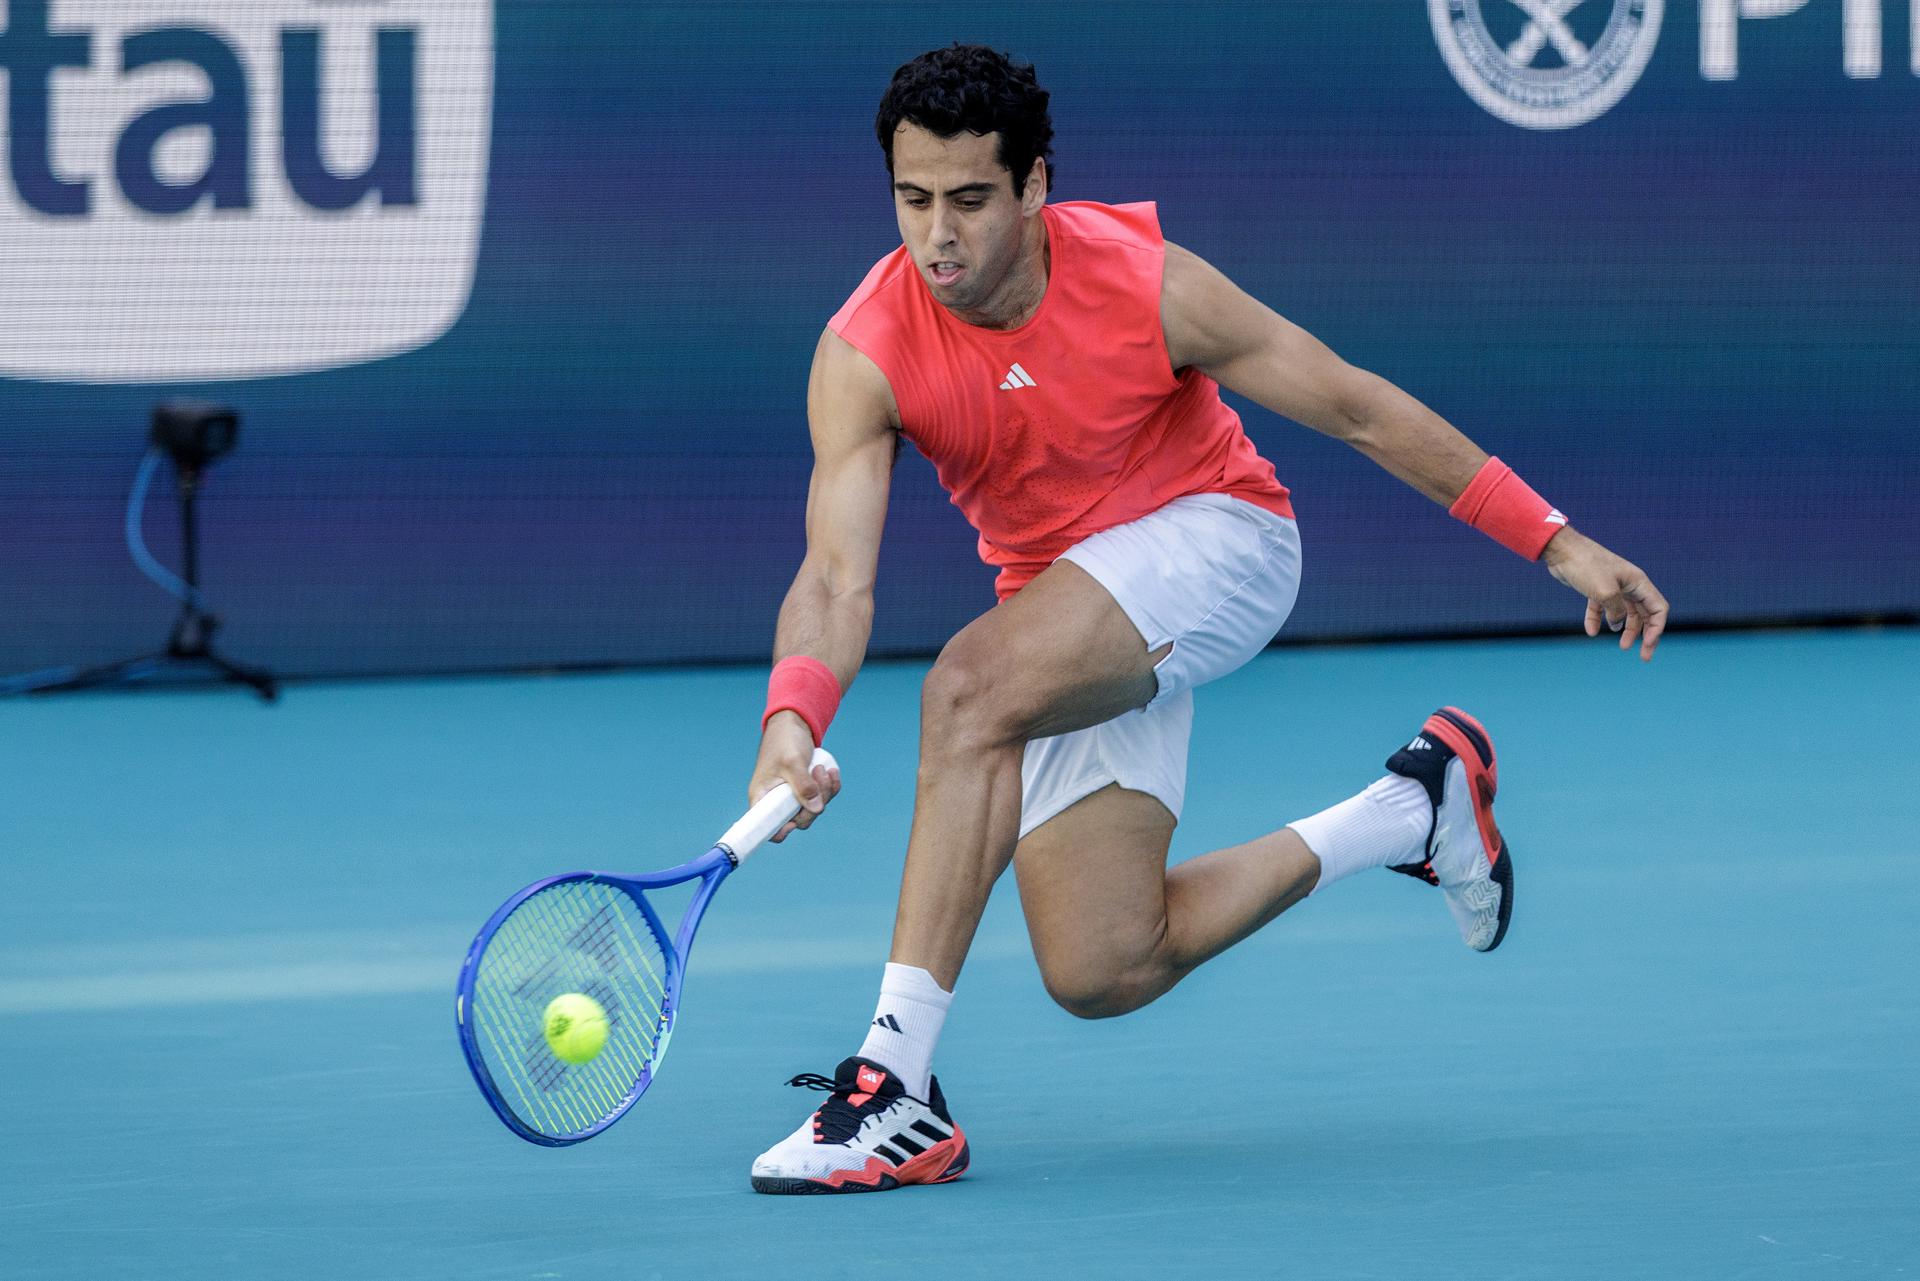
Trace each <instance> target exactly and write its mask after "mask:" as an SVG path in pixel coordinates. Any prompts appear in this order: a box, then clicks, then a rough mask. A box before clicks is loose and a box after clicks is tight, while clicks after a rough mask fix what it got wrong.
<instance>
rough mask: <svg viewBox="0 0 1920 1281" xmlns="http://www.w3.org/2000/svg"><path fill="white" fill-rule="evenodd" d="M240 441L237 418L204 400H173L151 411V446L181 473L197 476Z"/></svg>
mask: <svg viewBox="0 0 1920 1281" xmlns="http://www.w3.org/2000/svg"><path fill="white" fill-rule="evenodd" d="M239 438H240V415H239V414H238V413H237V412H235V411H234V410H232V409H229V408H227V407H226V406H225V405H215V404H211V403H209V402H207V401H203V400H174V401H168V402H167V403H165V404H162V405H157V406H155V407H154V411H153V433H152V439H153V443H154V444H156V445H158V446H159V447H160V448H162V449H164V450H166V451H167V453H168V454H169V455H171V456H172V458H173V462H174V466H176V467H178V468H179V469H180V470H181V471H183V472H197V471H199V470H200V469H201V468H202V467H205V466H206V465H207V464H208V463H210V462H212V461H213V460H214V459H216V458H218V457H220V456H221V455H222V454H224V453H226V452H228V451H229V450H231V449H232V448H233V446H234V444H235V442H236V441H238V440H239Z"/></svg>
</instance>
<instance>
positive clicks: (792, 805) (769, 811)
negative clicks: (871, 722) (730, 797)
mask: <svg viewBox="0 0 1920 1281" xmlns="http://www.w3.org/2000/svg"><path fill="white" fill-rule="evenodd" d="M822 765H824V766H826V767H827V768H828V769H839V768H840V762H839V761H836V760H834V759H833V753H832V752H829V751H828V750H827V749H826V748H824V747H816V748H814V749H813V761H812V762H811V763H810V764H809V765H808V766H807V768H808V769H810V770H812V769H818V768H819V767H820V766H822ZM799 812H800V802H799V800H798V799H797V798H796V797H795V796H794V794H793V789H792V788H791V787H789V786H787V785H786V784H785V783H776V784H775V785H774V786H773V789H772V790H771V791H769V792H768V793H767V794H766V795H765V796H762V797H761V798H760V799H759V800H758V801H755V802H754V805H753V808H752V809H750V810H748V811H747V812H746V813H745V814H743V815H741V817H740V821H739V822H737V823H735V824H734V825H733V826H732V827H729V828H728V829H727V830H726V832H725V834H724V835H722V836H721V837H720V839H719V840H718V841H716V842H715V844H716V845H718V846H719V847H720V848H721V849H723V850H725V851H727V853H729V854H731V855H733V865H734V866H735V867H738V866H740V864H742V863H744V862H746V861H747V857H748V856H749V855H750V854H752V853H753V852H754V851H755V850H757V849H759V848H760V847H761V846H762V845H764V844H766V842H767V838H768V837H770V836H772V835H773V834H774V833H775V832H777V831H779V830H780V829H781V828H783V827H785V826H786V825H787V823H788V821H789V820H791V819H792V818H793V816H794V815H796V814H798V813H799Z"/></svg>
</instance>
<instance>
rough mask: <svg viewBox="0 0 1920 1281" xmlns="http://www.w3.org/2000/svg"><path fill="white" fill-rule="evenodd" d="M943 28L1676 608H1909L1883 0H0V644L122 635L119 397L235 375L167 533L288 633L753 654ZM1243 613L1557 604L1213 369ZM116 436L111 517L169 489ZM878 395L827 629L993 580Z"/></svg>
mask: <svg viewBox="0 0 1920 1281" xmlns="http://www.w3.org/2000/svg"><path fill="white" fill-rule="evenodd" d="M953 40H962V41H969V42H981V43H988V44H992V45H994V46H996V47H1000V48H1004V49H1006V50H1008V51H1010V52H1011V53H1013V54H1014V55H1015V56H1017V57H1020V58H1022V59H1026V60H1030V61H1032V62H1033V63H1034V64H1035V65H1036V67H1037V68H1038V71H1039V74H1040V78H1041V83H1042V84H1044V85H1045V86H1046V87H1048V88H1049V89H1050V90H1051V91H1052V93H1053V106H1054V121H1055V126H1056V130H1057V138H1056V161H1057V181H1056V185H1055V189H1054V194H1055V196H1056V198H1060V199H1092V200H1108V201H1132V200H1154V201H1157V202H1158V203H1159V207H1160V217H1161V222H1162V225H1163V226H1164V228H1165V229H1166V232H1167V235H1168V236H1169V238H1170V239H1172V240H1174V241H1177V242H1179V243H1181V244H1183V245H1186V246H1187V247H1188V248H1191V249H1193V250H1195V251H1196V252H1198V253H1200V254H1201V255H1203V256H1204V257H1206V258H1208V259H1209V260H1211V261H1212V262H1213V263H1215V264H1216V265H1217V266H1219V267H1220V268H1221V269H1222V270H1224V271H1225V272H1226V273H1227V274H1228V275H1230V276H1232V277H1233V278H1234V279H1235V280H1237V281H1238V282H1240V283H1241V284H1242V285H1243V286H1244V287H1245V288H1247V289H1248V290H1249V291H1251V292H1252V293H1254V294H1255V295H1256V296H1258V297H1260V298H1261V299H1262V300H1264V301H1265V302H1267V303H1268V304H1270V305H1271V306H1273V307H1274V308H1275V309H1276V310H1278V311H1279V312H1281V313H1282V314H1284V315H1286V316H1288V317H1289V318H1291V319H1292V320H1294V321H1296V322H1297V323H1299V324H1301V325H1304V326H1305V327H1306V328H1307V329H1309V330H1311V331H1312V332H1314V333H1315V334H1317V335H1318V336H1320V337H1321V338H1322V339H1324V340H1325V341H1326V342H1328V343H1329V344H1330V345H1331V346H1333V347H1334V348H1335V350H1337V351H1339V352H1341V353H1342V354H1343V355H1345V356H1346V357H1347V358H1348V359H1349V360H1352V361H1353V362H1354V363H1356V364H1359V365H1362V366H1364V367H1366V368H1369V369H1372V370H1374V371H1376V372H1378V373H1380V374H1382V375H1383V376H1385V377H1387V378H1389V379H1391V380H1393V381H1394V382H1396V383H1398V384H1400V385H1401V386H1403V387H1405V388H1406V389H1407V390H1409V391H1411V392H1412V393H1414V394H1415V395H1417V396H1419V397H1421V398H1422V399H1423V400H1425V401H1426V402H1427V403H1429V404H1431V405H1432V406H1433V407H1434V408H1435V409H1437V410H1439V411H1440V412H1441V413H1443V414H1445V415H1446V416H1447V417H1448V418H1450V419H1451V420H1452V421H1453V422H1454V423H1456V424H1457V425H1458V426H1460V427H1461V429H1462V430H1464V431H1466V432H1467V434H1468V435H1470V436H1472V437H1473V438H1474V439H1475V440H1476V441H1478V442H1479V443H1481V444H1482V445H1483V446H1484V447H1486V448H1487V449H1489V450H1490V451H1492V452H1494V453H1497V454H1499V455H1500V456H1501V457H1503V458H1505V459H1506V460H1507V461H1509V462H1510V463H1512V464H1513V465H1514V466H1515V467H1516V468H1517V469H1518V470H1520V471H1521V472H1522V474H1524V475H1525V476H1526V477H1527V478H1528V479H1529V480H1530V481H1531V482H1532V483H1533V484H1534V486H1535V487H1536V488H1538V489H1539V490H1540V491H1541V492H1542V493H1543V494H1545V495H1547V496H1548V497H1549V498H1550V499H1552V501H1553V502H1554V503H1555V504H1556V505H1557V506H1559V507H1560V508H1561V509H1562V510H1564V511H1566V512H1567V513H1568V514H1569V516H1570V517H1571V518H1572V520H1573V521H1574V523H1575V524H1576V525H1579V526H1581V527H1583V528H1585V529H1586V530H1588V531H1589V532H1590V533H1592V534H1593V535H1594V536H1595V537H1597V538H1599V539H1601V540H1602V541H1603V542H1606V543H1608V544H1609V545H1612V546H1614V547H1615V548H1616V549H1617V550H1619V551H1621V552H1622V553H1623V554H1625V555H1627V556H1629V557H1630V558H1632V559H1635V560H1637V561H1639V562H1640V563H1641V564H1643V565H1644V566H1645V567H1646V568H1647V569H1648V570H1649V571H1650V572H1651V573H1652V574H1653V575H1654V577H1655V579H1656V581H1658V582H1659V583H1660V584H1661V585H1662V587H1663V588H1664V589H1665V590H1666V591H1667V592H1668V594H1669V595H1670V596H1671V597H1672V600H1673V603H1674V608H1675V618H1676V621H1678V622H1681V623H1686V622H1701V621H1730V620H1740V619H1756V618H1790V617H1808V616H1827V615H1837V614H1838V615H1886V614H1897V613H1903V612H1905V613H1911V612H1912V611H1915V610H1916V609H1920V517H1916V515H1915V504H1916V499H1920V439H1917V438H1916V433H1915V431H1914V428H1913V425H1912V416H1913V412H1914V406H1915V405H1916V403H1920V0H1915V3H1914V4H1912V5H1911V6H1909V4H1908V3H1906V0H1801V2H1799V3H1794V0H1701V2H1700V3H1681V2H1680V0H1524V2H1522V0H1348V2H1347V3H1342V4H1325V3H1317V2H1313V0H1266V2H1263V3H1221V4H1191V5H1181V6H1168V5H1165V4H1163V3H1127V2H1109V3H1100V4H1081V3H1053V4H1047V5H1030V4H996V3H986V4H976V5H970V6H967V7H966V8H965V9H964V10H960V11H949V10H940V9H926V8H922V7H915V6H900V5H879V4H793V3H712V4H702V5H659V4H652V3H640V2H631V3H619V4H614V3H602V2H599V0H592V2H588V0H538V2H535V0H495V2H491V3H490V2H489V0H327V2H321V0H247V2H246V3H243V4H241V3H232V2H231V0H140V2H139V3H131V2H129V0H0V81H4V82H5V84H6V93H5V95H4V105H3V106H0V112H4V132H0V138H3V139H4V147H5V166H4V171H0V611H3V612H4V616H5V617H6V619H7V626H6V627H5V628H4V629H3V630H0V670H14V671H18V670H24V669H27V668H32V667H36V666H40V665H43V664H51V663H68V662H82V663H84V662H89V661H97V660H100V659H105V658H110V657H113V656H115V655H118V654H120V653H123V652H132V651H134V650H138V649H142V648H147V647H149V646H150V645H151V643H152V642H153V641H154V640H155V639H156V638H157V635H158V634H159V633H161V632H163V630H164V627H165V624H166V621H167V619H168V617H169V616H170V602H169V600H168V599H167V598H166V597H165V596H164V595H162V594H161V593H160V592H159V591H158V590H157V589H155V588H154V587H152V586H151V585H150V584H148V583H147V582H146V581H145V580H144V579H142V578H141V577H140V576H139V574H138V572H137V571H136V570H135V568H134V566H133V563H132V561H131V560H130V558H129V557H128V555H127V551H126V549H125V546H124V545H123V542H122V535H121V517H122V510H123V507H124V504H125V500H126V495H127V490H128V486H129V484H130V482H131V480H132V477H133V474H134V469H135V466H136V464H137V462H138V459H139V455H140V453H141V450H142V448H143V443H142V436H143V431H144V425H145V422H146V419H147V416H148V414H149V413H150V410H151V407H152V406H153V404H154V403H156V402H157V401H159V400H162V399H165V398H168V397H173V396H195V397H203V398H208V399H212V400H216V401H220V402H223V403H226V404H231V405H233V406H235V407H236V408H238V409H239V411H240V412H241V414H242V417H243V428H242V435H241V441H240V445H239V448H238V450H237V451H236V452H235V453H234V454H233V455H232V456H231V457H230V458H226V459H222V460H221V461H220V462H218V463H216V464H215V466H214V468H213V469H212V471H211V472H210V473H209V475H208V478H207V481H206V485H205V492H204V503H203V512H202V515H203V531H202V534H203V541H204V544H205V546H204V552H203V562H204V576H205V583H206V588H207V592H208V595H209V598H210V600H211V602H212V603H213V605H214V606H215V608H216V609H217V610H218V611H219V612H220V613H221V614H222V615H223V616H224V617H225V618H226V619H227V620H228V623H227V630H226V632H225V633H224V638H225V640H226V642H227V643H228V645H229V646H230V647H231V648H232V649H233V650H234V651H236V652H239V653H244V654H245V655H247V656H248V657H249V658H251V659H254V660H256V661H260V662H263V663H267V664H270V665H272V666H275V667H277V668H279V669H281V670H283V671H287V672H290V673H353V672H382V671H429V670H451V669H473V668H488V667H502V666H545V665H560V664H574V663H624V662H646V661H680V660H700V659H750V658H755V657H759V656H763V655H764V654H765V653H766V651H767V647H768V645H769V644H770V641H771V637H772V630H773V620H774V615H775V611H776V610H777V608H778V605H779V602H780V598H781V595H782V593H783V592H784V590H785V587H786V585H787V582H788V581H789V579H790V578H791V575H792V572H793V570H794V568H795V566H796V565H797V564H798V560H799V556H800V553H801V547H802V532H801V516H802V511H803V506H804V500H805V493H806V481H807V467H808V458H809V451H808V442H807V433H806V422H805V415H804V390H805V384H806V376H807V365H808V359H809V356H810V354H811V352H812V349H813V345H814V343H815V341H816V340H817V338H818V336H819V333H820V330H821V328H822V326H823V325H824V323H825V321H826V319H827V317H828V316H830V315H831V314H832V313H833V311H834V310H835V309H836V308H837V307H838V306H839V304H840V303H841V302H842V301H843V300H844V299H845V297H846V296H847V294H848V293H849V292H851V291H852V289H853V288H854V286H855V285H857V284H858V283H859V281H860V279H861V277H862V275H863V274H864V273H865V271H866V269H867V268H868V267H869V266H870V265H871V264H872V263H873V262H874V260H876V259H877V258H879V257H881V256H882V255H884V254H885V253H887V252H888V251H889V250H891V249H892V248H893V247H894V246H895V245H897V244H898V232H897V230H896V228H895V225H894V220H893V217H892V207H891V201H890V196H889V193H888V190H887V187H886V182H885V171H884V168H883V167H882V159H881V155H880V151H879V148H878V147H877V146H876V144H875V141H874V138H873V135H872V123H871V122H872V116H873V111H874V108H875V106H876V105H877V103H878V100H879V96H880V94H881V92H882V90H883V89H884V88H885V86H886V83H887V80H888V78H889V76H890V75H891V73H892V71H893V69H894V67H895V66H897V65H898V64H900V63H901V62H903V61H905V60H907V59H908V58H911V57H912V56H914V55H915V54H917V53H919V52H921V51H923V50H925V49H927V48H930V47H933V46H936V45H940V44H945V43H948V42H950V41H953ZM1237 407H1238V408H1240V410H1241V412H1242V414H1243V416H1244V418H1245V419H1246V423H1247V427H1248V431H1249V434H1250V435H1251V436H1252V437H1253V439H1254V441H1255V442H1256V444H1257V445H1258V446H1259V447H1260V449H1261V451H1262V452H1263V453H1264V454H1265V455H1266V456H1267V457H1268V458H1269V459H1271V460H1272V461H1273V462H1274V464H1275V466H1276V467H1277V469H1278V471H1279V473H1280V477H1281V479H1282V480H1283V481H1284V482H1285V483H1286V484H1288V485H1289V486H1290V487H1291V488H1292V489H1293V491H1294V499H1295V505H1296V508H1297V510H1298V512H1299V515H1300V525H1301V532H1302V537H1303V541H1304V544H1305V553H1306V583H1305V587H1304V589H1303V591H1302V595H1301V598H1300V604H1299V607H1298V609H1297V611H1296V613H1295V616H1294V620H1293V622H1292V623H1291V624H1290V625H1289V629H1288V635H1289V636H1291V637H1296V638H1313V637H1328V636H1347V635H1406V634H1419V633H1432V632H1444V631H1456V630H1469V631H1471V630H1498V629H1507V628H1533V627H1539V626H1545V625H1554V624H1561V623H1565V624H1567V625H1568V626H1570V627H1571V626H1574V625H1577V620H1578V617H1579V604H1578V602H1577V601H1576V600H1574V599H1572V598H1571V597H1569V596H1568V595H1567V594H1566V593H1565V591H1564V589H1562V588H1559V587H1558V586H1557V585H1556V584H1554V583H1552V582H1551V581H1550V580H1549V579H1548V578H1547V576H1546V575H1545V574H1544V573H1543V572H1542V571H1541V570H1539V569H1538V567H1532V566H1528V565H1526V564H1524V563H1522V562H1520V561H1518V560H1517V559H1515V558H1514V557H1512V556H1511V555H1510V554H1509V553H1506V552H1504V551H1502V550H1501V549H1500V548H1498V547H1497V546H1495V545H1493V544H1492V543H1490V542H1488V541H1487V540H1485V539H1484V538H1482V537H1481V536H1479V535H1477V534H1474V533H1472V532H1471V531H1469V530H1466V529H1464V528H1462V527H1460V526H1458V525H1457V524H1455V523H1454V522H1452V521H1450V520H1449V519H1448V518H1447V517H1446V516H1445V514H1444V513H1443V512H1440V511H1438V510H1437V509H1435V508H1434V507H1433V506H1432V505H1431V504H1429V503H1427V502H1426V501H1425V500H1424V499H1422V498H1420V497H1419V496H1417V495H1415V494H1413V493H1412V492H1411V491H1409V490H1407V489H1405V488H1404V487H1402V486H1400V485H1399V484H1398V482H1395V481H1393V480H1392V479H1391V478H1390V477H1387V476H1386V475H1385V474H1384V473H1381V472H1380V471H1378V470H1377V469H1376V468H1374V467H1373V465H1372V464H1371V463H1369V462H1367V461H1366V460H1365V459H1364V458H1362V457H1360V456H1359V455H1357V454H1355V453H1353V452H1351V451H1350V450H1348V449H1347V448H1346V447H1344V446H1342V445H1339V444H1338V443H1336V442H1333V441H1331V440H1328V439H1325V438H1322V437H1319V436H1317V435H1315V434H1313V433H1311V432H1309V431H1307V430H1305V429H1303V428H1301V427H1299V426H1297V425H1295V424H1292V423H1288V422H1285V421H1283V420H1280V419H1278V418H1276V417H1275V416H1274V415H1272V414H1270V413H1267V412H1266V411H1264V410H1262V409H1260V408H1258V407H1257V406H1250V405H1244V404H1241V405H1238V406H1237ZM168 497H169V495H168V491H167V489H166V487H165V486H164V485H162V486H159V487H156V491H155V494H154V496H153V498H152V500H151V501H150V502H149V515H148V519H147V521H146V526H145V528H146V535H147V538H148V540H149V542H150V543H151V545H152V546H153V547H154V549H155V551H156V553H157V554H159V555H161V556H162V557H163V559H164V558H166V557H167V556H168V555H169V549H171V548H172V546H173V545H174V540H175V538H176V533H175V529H174V526H173V523H172V522H173V516H172V514H171V509H170V506H169V502H168ZM990 583H991V574H990V573H989V572H988V571H987V569H986V568H985V567H984V566H982V565H980V564H979V562H978V561H977V559H976V558H975V556H974V551H973V539H972V536H971V534H970V532H969V531H968V530H967V529H966V527H965V525H964V523H963V522H962V521H961V520H960V518H959V516H958V514H957V513H956V512H955V511H954V510H953V509H952V508H951V507H950V506H948V504H947V503H946V501H945V498H944V496H943V495H942V494H941V493H940V492H939V490H938V488H937V486H936V485H935V484H934V482H933V478H932V474H931V469H930V468H929V467H928V466H927V465H926V464H925V463H924V461H922V460H920V459H918V458H917V457H914V456H913V455H912V454H911V452H909V453H908V454H907V455H906V456H905V457H903V459H902V460H901V463H900V466H899V470H898V474H897V476H896V482H895V492H894V500H893V505H892V510H891V514H890V517H889V529H888V535H887V542H886V547H885V550H884V552H883V560H882V567H881V580H880V588H879V591H880V599H879V602H878V616H877V619H876V625H875V636H874V644H875V649H876V651H878V652H881V653H906V652H916V651H927V650H931V649H934V648H937V647H938V646H939V645H940V644H941V643H942V642H943V641H944V640H945V638H946V637H947V636H949V635H950V634H951V633H952V632H953V631H954V630H955V629H956V628H957V627H959V626H960V625H961V624H963V623H964V622H966V621H967V620H968V619H969V618H971V617H973V616H974V615H975V614H977V613H978V612H980V611H981V610H982V609H984V608H986V607H987V606H988V605H990V604H991V601H992V594H991V589H990Z"/></svg>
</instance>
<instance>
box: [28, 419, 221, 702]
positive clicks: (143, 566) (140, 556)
mask: <svg viewBox="0 0 1920 1281" xmlns="http://www.w3.org/2000/svg"><path fill="white" fill-rule="evenodd" d="M159 466H160V448H159V446H157V445H156V446H154V447H153V448H152V449H149V450H148V451H147V456H146V457H145V458H143V459H141V460H140V471H139V472H138V474H136V475H135V476H134V478H133V493H132V494H131V495H130V496H129V497H128V499H127V523H126V533H127V550H128V551H129V552H131V553H132V554H133V563H134V564H135V565H137V566H138V567H139V569H140V572H141V573H143V574H145V575H146V576H147V577H148V578H150V579H152V580H153V581H154V582H155V583H157V584H158V585H159V586H160V587H161V589H162V590H164V591H165V592H166V593H167V594H168V595H169V596H172V597H175V598H176V599H178V600H181V601H184V602H185V603H187V604H190V605H194V606H196V607H197V606H198V605H199V604H200V593H199V592H197V591H195V590H194V589H193V588H191V587H189V586H187V584H186V583H185V582H184V581H183V580H182V579H181V578H180V576H179V575H177V574H175V573H174V572H173V571H172V570H170V569H168V568H167V567H166V566H165V565H162V564H161V563H160V562H159V561H157V560H155V559H154V557H153V553H152V552H150V551H148V550H147V540H146V538H145V537H144V536H143V535H142V534H141V532H140V526H141V523H142V518H143V517H144V516H145V515H146V510H147V490H148V489H149V488H151V487H152V485H153V473H154V470H155V469H156V468H158V467H159ZM157 667H158V664H156V663H152V662H147V663H140V664H137V665H136V666H133V667H130V668H128V669H127V670H126V671H125V672H124V673H122V675H121V679H123V680H130V681H137V680H144V679H145V678H147V677H149V676H151V675H153V673H154V671H155V670H156V669H157ZM79 671H80V669H79V668H78V667H74V666H71V665H69V666H66V667H43V668H41V669H40V670H39V671H37V672H24V673H22V674H21V675H19V676H6V677H0V696H5V695H8V694H30V693H32V692H33V691H34V690H36V689H40V688H42V687H43V686H47V685H58V684H60V683H62V682H63V681H67V680H70V679H72V678H73V676H74V675H75V674H76V673H78V672H79Z"/></svg>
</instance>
